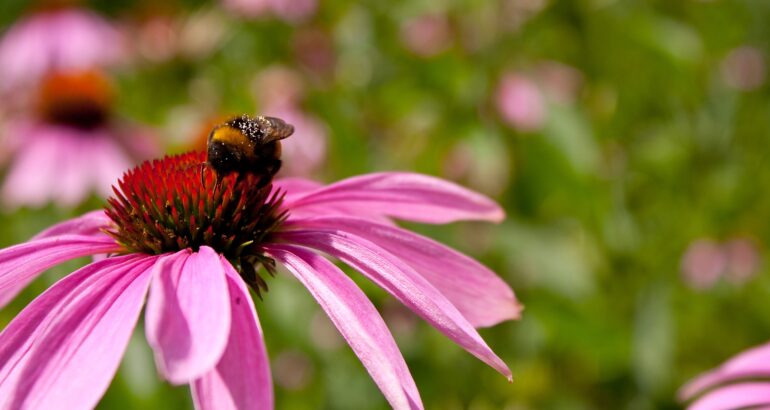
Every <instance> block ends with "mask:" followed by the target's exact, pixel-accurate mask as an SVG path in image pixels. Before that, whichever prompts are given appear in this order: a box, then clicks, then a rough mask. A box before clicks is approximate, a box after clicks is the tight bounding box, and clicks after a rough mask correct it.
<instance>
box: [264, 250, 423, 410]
mask: <svg viewBox="0 0 770 410" xmlns="http://www.w3.org/2000/svg"><path fill="white" fill-rule="evenodd" d="M266 250H267V252H268V253H269V254H270V255H272V256H273V257H275V258H276V260H278V261H279V262H281V263H282V264H284V265H285V266H286V267H287V268H288V269H289V271H291V272H292V273H293V274H294V276H296V277H297V279H299V281H300V282H302V284H303V285H304V286H305V287H306V288H307V289H308V290H309V291H310V293H311V294H312V295H313V297H314V298H315V299H316V300H317V301H318V303H319V304H320V305H321V307H322V308H323V309H324V311H326V314H327V315H329V318H330V319H331V320H332V322H333V323H334V325H335V326H336V327H337V329H338V330H339V331H340V333H342V336H343V337H344V338H345V340H347V342H348V344H349V345H350V347H351V348H352V349H353V351H354V352H355V353H356V355H357V356H358V358H359V359H360V360H361V362H362V363H363V364H364V367H366V370H367V371H368V372H369V374H370V375H371V376H372V379H374V382H375V383H377V386H379V388H380V390H381V391H382V393H383V394H384V395H385V398H386V399H387V400H388V402H389V403H390V405H391V406H392V407H393V408H394V409H421V408H422V401H421V400H420V396H419V393H418V391H417V387H416V386H415V384H414V380H413V379H412V376H411V374H410V373H409V369H408V368H407V367H406V363H405V362H404V358H403V357H402V356H401V352H400V351H399V350H398V347H397V346H396V343H395V341H394V340H393V336H392V335H391V334H390V331H389V330H388V328H387V326H385V322H383V320H382V317H380V314H379V313H377V310H376V309H375V308H374V306H373V305H372V303H371V302H370V301H369V299H367V298H366V296H365V295H364V293H363V292H362V291H361V289H359V288H358V286H356V285H355V283H353V281H352V280H351V279H350V278H348V277H347V276H346V275H345V274H344V273H343V272H342V271H341V270H340V269H339V268H337V267H336V266H334V265H333V264H332V263H331V262H329V261H327V260H326V259H324V258H323V257H321V256H319V255H316V254H314V253H312V252H310V251H308V250H305V249H302V248H299V247H296V246H291V245H269V246H266Z"/></svg>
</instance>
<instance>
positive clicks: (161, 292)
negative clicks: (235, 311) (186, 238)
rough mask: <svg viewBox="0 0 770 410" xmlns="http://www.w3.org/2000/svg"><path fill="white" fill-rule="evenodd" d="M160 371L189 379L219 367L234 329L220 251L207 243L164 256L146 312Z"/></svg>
mask: <svg viewBox="0 0 770 410" xmlns="http://www.w3.org/2000/svg"><path fill="white" fill-rule="evenodd" d="M145 319H146V323H145V325H146V330H147V341H148V342H149V343H150V346H152V348H153V350H154V351H155V361H156V363H157V365H158V370H159V371H160V373H161V374H162V375H163V376H164V377H165V378H166V379H167V380H168V381H170V382H171V383H175V384H184V383H189V382H190V381H192V380H194V379H197V378H199V377H201V376H203V375H204V374H206V373H207V372H209V371H210V370H212V369H213V368H214V366H216V364H217V363H218V362H219V359H220V358H221V357H222V353H223V352H224V350H225V347H226V346H227V340H228V338H229V334H230V296H229V293H228V290H227V280H226V279H225V271H224V268H223V267H222V263H221V262H220V260H219V255H217V253H216V252H215V251H214V250H213V249H211V248H209V247H208V246H202V247H201V248H200V250H199V251H198V252H195V253H190V251H188V250H183V251H180V252H177V253H175V254H173V255H169V256H165V257H162V258H161V259H160V260H159V261H158V263H157V264H156V266H155V269H154V274H153V280H152V287H151V288H150V296H149V298H148V300H147V311H146V314H145Z"/></svg>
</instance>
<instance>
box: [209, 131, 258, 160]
mask: <svg viewBox="0 0 770 410" xmlns="http://www.w3.org/2000/svg"><path fill="white" fill-rule="evenodd" d="M211 141H212V142H219V143H222V144H225V145H227V146H229V147H233V148H235V149H237V150H238V151H240V152H241V154H242V155H243V156H244V157H246V158H250V159H254V142H252V141H251V140H250V139H249V137H247V136H246V135H244V134H243V132H241V130H239V129H237V128H233V127H231V126H229V125H223V126H221V127H219V128H217V129H215V130H214V132H213V133H212V134H211Z"/></svg>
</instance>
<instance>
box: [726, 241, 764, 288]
mask: <svg viewBox="0 0 770 410" xmlns="http://www.w3.org/2000/svg"><path fill="white" fill-rule="evenodd" d="M724 249H725V254H726V255H727V273H726V277H727V280H729V281H731V282H733V283H744V282H746V281H748V280H749V279H751V278H753V277H754V275H755V274H756V273H757V272H758V271H759V266H760V264H761V257H760V255H759V250H758V249H757V246H756V244H755V243H754V242H753V241H752V240H750V239H748V238H734V239H732V240H730V241H729V242H727V243H726V244H725V245H724Z"/></svg>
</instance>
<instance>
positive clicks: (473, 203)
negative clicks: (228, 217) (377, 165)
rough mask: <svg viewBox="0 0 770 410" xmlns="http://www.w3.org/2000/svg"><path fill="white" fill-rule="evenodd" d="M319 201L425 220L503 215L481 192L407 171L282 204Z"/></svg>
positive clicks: (293, 205)
mask: <svg viewBox="0 0 770 410" xmlns="http://www.w3.org/2000/svg"><path fill="white" fill-rule="evenodd" d="M320 204H325V205H331V206H344V207H346V208H350V209H356V208H357V209H361V211H362V213H364V214H372V213H377V214H380V215H384V216H391V217H394V218H399V219H404V220H408V221H416V222H425V223H448V222H454V221H460V220H483V221H492V222H500V221H502V220H503V218H504V217H505V213H504V211H503V210H502V208H500V206H499V205H497V203H495V202H494V201H493V200H491V199H490V198H488V197H486V196H484V195H481V194H479V193H476V192H473V191H471V190H468V189H466V188H463V187H461V186H459V185H457V184H454V183H451V182H448V181H445V180H442V179H439V178H435V177H431V176H427V175H420V174H413V173H407V172H383V173H376V174H368V175H362V176H357V177H352V178H348V179H344V180H342V181H339V182H336V183H333V184H330V185H327V186H325V187H322V188H319V189H316V190H313V191H310V192H307V193H305V194H303V195H298V196H295V197H293V198H291V199H290V200H287V201H285V203H284V206H286V207H287V208H289V209H292V211H294V210H298V211H301V210H302V208H303V207H315V206H317V205H320Z"/></svg>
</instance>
